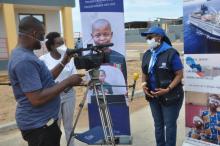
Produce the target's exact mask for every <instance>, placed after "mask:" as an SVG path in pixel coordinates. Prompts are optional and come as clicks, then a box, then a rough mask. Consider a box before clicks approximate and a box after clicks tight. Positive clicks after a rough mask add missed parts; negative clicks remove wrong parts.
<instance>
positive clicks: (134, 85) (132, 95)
mask: <svg viewBox="0 0 220 146" xmlns="http://www.w3.org/2000/svg"><path fill="white" fill-rule="evenodd" d="M135 87H136V81H134V84H133V90H132V94H131V100H133V97H134V91H135Z"/></svg>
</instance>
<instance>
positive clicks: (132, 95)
mask: <svg viewBox="0 0 220 146" xmlns="http://www.w3.org/2000/svg"><path fill="white" fill-rule="evenodd" d="M138 78H139V73H134V74H133V79H134V84H133V89H132V94H131V101H132V100H133V97H134V91H135V87H136V82H137V80H138Z"/></svg>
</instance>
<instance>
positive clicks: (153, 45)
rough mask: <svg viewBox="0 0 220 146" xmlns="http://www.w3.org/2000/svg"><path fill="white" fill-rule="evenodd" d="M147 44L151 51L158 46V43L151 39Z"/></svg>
mask: <svg viewBox="0 0 220 146" xmlns="http://www.w3.org/2000/svg"><path fill="white" fill-rule="evenodd" d="M147 44H148V46H149V48H151V49H154V48H156V47H157V46H159V45H160V43H158V42H156V40H155V38H152V39H150V40H149V39H147Z"/></svg>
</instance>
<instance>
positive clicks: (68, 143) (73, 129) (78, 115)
mask: <svg viewBox="0 0 220 146" xmlns="http://www.w3.org/2000/svg"><path fill="white" fill-rule="evenodd" d="M88 91H89V87H87V88H86V92H85V95H84V97H83V99H82V101H81V102H80V104H79V112H78V113H77V116H76V120H75V122H74V124H73V128H72V131H71V134H70V137H69V139H68V142H67V146H69V145H70V141H71V139H72V137H74V132H75V129H76V125H77V123H78V121H79V117H80V114H81V112H82V109H83V107H84V104H85V101H86V96H87V93H88Z"/></svg>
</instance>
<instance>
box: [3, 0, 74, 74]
mask: <svg viewBox="0 0 220 146" xmlns="http://www.w3.org/2000/svg"><path fill="white" fill-rule="evenodd" d="M74 6H75V1H74V0H62V1H61V0H37V1H36V0H1V2H0V70H5V69H7V62H8V57H9V54H10V52H11V51H12V49H13V48H14V47H15V45H16V43H17V33H18V30H17V28H18V24H19V21H20V20H21V19H22V18H23V17H25V16H33V17H35V18H37V19H38V20H40V21H41V22H42V23H44V24H45V28H46V33H48V32H51V31H57V32H60V33H61V32H62V33H63V36H64V39H65V41H66V44H67V46H68V47H70V48H73V47H74V41H73V38H74V36H73V35H74V33H73V25H72V24H73V22H72V7H74ZM45 50H46V49H42V50H41V51H40V52H37V53H38V54H42V53H43V51H45Z"/></svg>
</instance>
